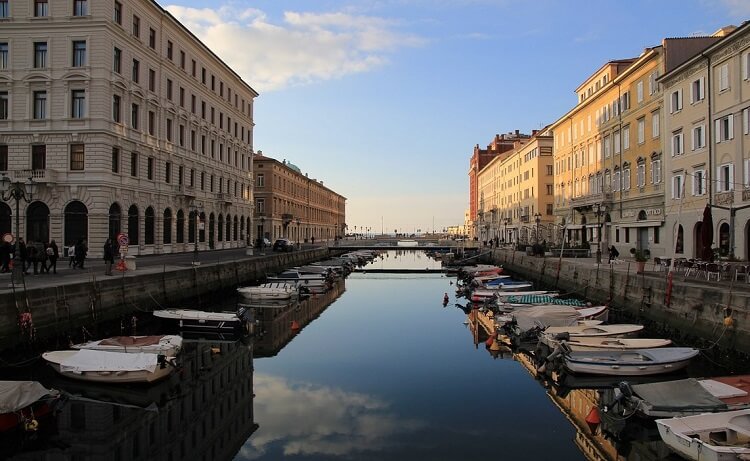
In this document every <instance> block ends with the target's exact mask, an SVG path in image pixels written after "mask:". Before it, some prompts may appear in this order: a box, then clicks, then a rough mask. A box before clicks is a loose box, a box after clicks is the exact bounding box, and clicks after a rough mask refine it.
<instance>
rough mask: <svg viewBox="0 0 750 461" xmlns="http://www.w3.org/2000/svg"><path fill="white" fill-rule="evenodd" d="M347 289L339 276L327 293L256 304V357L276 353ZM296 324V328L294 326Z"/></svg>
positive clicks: (270, 355)
mask: <svg viewBox="0 0 750 461" xmlns="http://www.w3.org/2000/svg"><path fill="white" fill-rule="evenodd" d="M345 289H346V285H345V280H339V281H337V282H336V283H334V284H333V287H332V288H331V289H330V290H328V291H327V292H325V293H321V294H316V295H312V296H310V297H308V298H307V299H303V300H300V301H299V302H295V303H292V304H289V305H287V306H284V307H256V308H255V318H256V320H257V321H258V322H259V323H258V325H256V337H255V348H254V353H255V356H256V357H259V358H261V357H273V356H275V355H276V354H278V353H279V351H280V350H281V349H283V348H284V346H286V345H287V344H288V343H289V341H291V340H292V338H293V337H294V336H295V335H296V334H297V333H298V332H299V330H301V329H302V328H304V327H305V326H306V325H308V324H309V323H311V322H312V321H313V320H315V319H316V318H318V316H319V315H320V314H321V313H322V312H323V311H324V310H326V308H328V306H330V305H331V304H332V303H333V302H334V301H335V300H336V299H338V297H339V296H341V295H342V293H344V290H345ZM293 325H294V328H293Z"/></svg>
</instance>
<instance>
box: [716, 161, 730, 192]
mask: <svg viewBox="0 0 750 461" xmlns="http://www.w3.org/2000/svg"><path fill="white" fill-rule="evenodd" d="M716 183H717V184H716V192H731V191H733V190H734V165H733V164H731V163H725V164H724V165H720V166H719V167H717V168H716Z"/></svg>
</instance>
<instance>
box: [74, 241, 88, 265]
mask: <svg viewBox="0 0 750 461" xmlns="http://www.w3.org/2000/svg"><path fill="white" fill-rule="evenodd" d="M88 251H89V248H88V246H86V240H85V239H84V238H83V237H81V238H80V239H78V241H77V242H76V252H75V255H76V260H75V264H77V265H78V267H80V268H81V269H84V267H83V265H84V263H85V262H86V253H88Z"/></svg>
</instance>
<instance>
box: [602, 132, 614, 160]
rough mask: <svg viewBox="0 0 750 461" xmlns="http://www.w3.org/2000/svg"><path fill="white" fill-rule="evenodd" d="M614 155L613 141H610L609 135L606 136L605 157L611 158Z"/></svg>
mask: <svg viewBox="0 0 750 461" xmlns="http://www.w3.org/2000/svg"><path fill="white" fill-rule="evenodd" d="M610 155H612V151H611V143H610V142H609V136H605V137H604V158H609V157H610Z"/></svg>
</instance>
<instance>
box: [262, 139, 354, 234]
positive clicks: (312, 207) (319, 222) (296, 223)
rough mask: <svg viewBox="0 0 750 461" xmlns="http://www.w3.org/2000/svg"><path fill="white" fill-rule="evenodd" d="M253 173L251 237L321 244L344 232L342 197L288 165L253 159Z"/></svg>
mask: <svg viewBox="0 0 750 461" xmlns="http://www.w3.org/2000/svg"><path fill="white" fill-rule="evenodd" d="M253 163H254V171H255V220H256V221H255V223H256V225H257V231H256V233H255V235H262V236H263V237H265V238H267V239H269V240H270V241H271V243H273V241H274V240H275V239H277V238H282V237H283V238H288V239H290V240H291V241H292V242H295V243H297V242H308V241H312V240H313V238H314V239H315V241H318V242H322V241H327V240H334V239H336V238H339V237H343V236H344V234H345V233H346V197H344V196H342V195H340V194H337V193H336V192H334V191H332V190H331V189H329V188H328V187H326V186H325V185H324V184H323V181H318V180H316V179H311V178H309V177H308V175H307V174H303V173H302V171H300V169H299V168H298V167H296V166H295V165H293V164H292V163H290V162H288V161H286V160H284V161H281V162H279V161H278V160H276V159H273V158H270V157H266V156H264V155H263V152H261V151H258V153H257V155H255V156H253Z"/></svg>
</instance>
